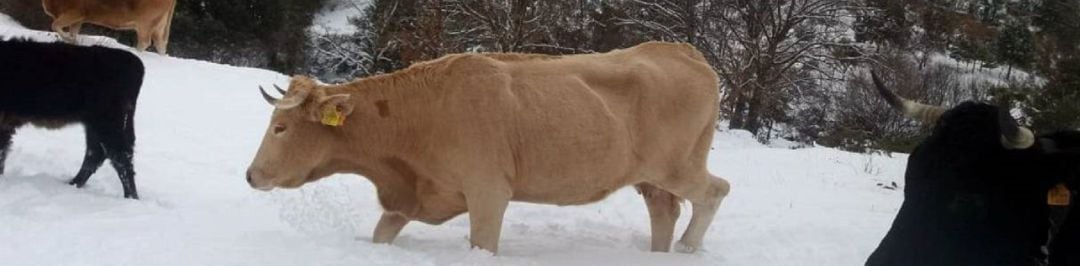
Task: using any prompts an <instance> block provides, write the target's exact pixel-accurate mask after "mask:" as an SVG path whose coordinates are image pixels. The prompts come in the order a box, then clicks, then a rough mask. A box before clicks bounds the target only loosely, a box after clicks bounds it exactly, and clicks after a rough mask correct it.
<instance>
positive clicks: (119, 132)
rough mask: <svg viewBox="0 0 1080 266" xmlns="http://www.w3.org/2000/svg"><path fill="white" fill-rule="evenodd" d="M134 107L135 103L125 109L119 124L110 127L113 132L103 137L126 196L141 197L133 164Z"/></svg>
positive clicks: (131, 197) (110, 160)
mask: <svg viewBox="0 0 1080 266" xmlns="http://www.w3.org/2000/svg"><path fill="white" fill-rule="evenodd" d="M134 108H135V106H134V105H129V108H127V109H125V110H124V113H125V114H124V116H123V120H122V121H117V122H119V124H118V125H115V126H113V127H110V129H112V130H110V131H109V132H111V134H109V135H107V136H105V137H104V138H102V140H103V142H104V143H105V150H106V154H108V155H109V162H110V163H112V166H113V168H114V169H116V173H117V174H118V175H119V177H120V184H121V185H122V186H123V187H124V198H129V199H139V193H138V191H137V190H136V189H135V167H134V165H133V164H132V157H133V156H134V154H135V150H134V148H135V115H134V111H135V110H134Z"/></svg>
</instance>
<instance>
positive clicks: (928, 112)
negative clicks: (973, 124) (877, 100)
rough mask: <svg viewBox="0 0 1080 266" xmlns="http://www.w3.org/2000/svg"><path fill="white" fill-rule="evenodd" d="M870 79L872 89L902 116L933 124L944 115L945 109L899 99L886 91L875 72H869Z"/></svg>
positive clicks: (898, 96)
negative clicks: (872, 82) (901, 113)
mask: <svg viewBox="0 0 1080 266" xmlns="http://www.w3.org/2000/svg"><path fill="white" fill-rule="evenodd" d="M870 78H871V79H873V80H874V88H876V89H877V91H878V94H881V97H882V98H885V102H887V103H889V105H890V106H892V107H893V108H894V109H897V110H900V111H901V112H904V115H907V116H908V117H911V118H914V119H918V120H920V121H923V122H926V123H930V124H933V123H936V122H937V120H938V118H941V115H942V114H944V113H945V108H942V107H941V106H933V105H926V104H921V103H917V102H915V101H912V100H908V99H904V97H900V95H896V93H894V92H892V91H891V90H889V89H886V88H885V83H884V82H882V81H881V78H879V77H878V75H877V72H874V71H870Z"/></svg>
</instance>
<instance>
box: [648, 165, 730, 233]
mask: <svg viewBox="0 0 1080 266" xmlns="http://www.w3.org/2000/svg"><path fill="white" fill-rule="evenodd" d="M704 175H705V177H704V178H694V179H677V178H676V179H669V180H666V182H664V183H661V184H658V185H659V186H660V187H661V188H663V189H664V190H667V191H670V192H672V193H674V194H675V195H678V196H679V197H682V198H685V199H687V200H689V201H690V203H691V205H692V206H693V211H694V214H693V215H691V216H690V225H688V226H687V227H686V231H685V232H683V235H682V238H681V239H679V242H678V248H677V250H678V251H679V252H683V253H693V252H695V251H697V250H698V249H699V248H701V244H702V241H703V239H704V238H705V231H707V230H708V229H709V225H710V224H712V221H713V218H714V217H715V216H716V210H717V209H718V208H720V203H721V202H722V201H723V199H724V197H725V196H727V194H728V191H729V190H730V189H731V186H730V184H728V182H727V181H726V180H724V179H722V178H719V177H716V176H713V175H710V174H708V173H705V174H704Z"/></svg>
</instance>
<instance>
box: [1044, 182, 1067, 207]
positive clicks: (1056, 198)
mask: <svg viewBox="0 0 1080 266" xmlns="http://www.w3.org/2000/svg"><path fill="white" fill-rule="evenodd" d="M1046 204H1047V205H1050V206H1069V188H1067V187H1065V184H1058V185H1057V186H1055V187H1054V188H1051V189H1050V192H1049V193H1047V194H1046Z"/></svg>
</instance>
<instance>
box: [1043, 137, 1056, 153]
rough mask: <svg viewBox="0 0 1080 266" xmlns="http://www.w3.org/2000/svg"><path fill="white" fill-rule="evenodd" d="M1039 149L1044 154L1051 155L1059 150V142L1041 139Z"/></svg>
mask: <svg viewBox="0 0 1080 266" xmlns="http://www.w3.org/2000/svg"><path fill="white" fill-rule="evenodd" d="M1039 149H1040V150H1042V152H1043V153H1047V154H1051V153H1055V152H1057V150H1058V147H1057V142H1056V141H1054V140H1052V139H1048V138H1039Z"/></svg>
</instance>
